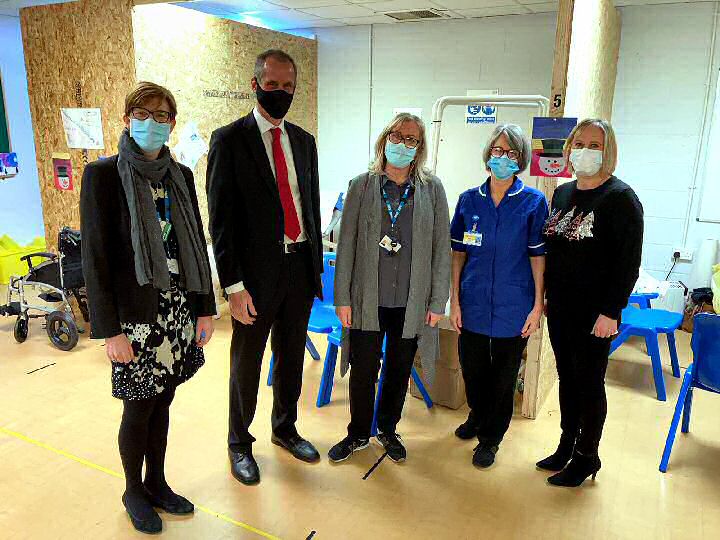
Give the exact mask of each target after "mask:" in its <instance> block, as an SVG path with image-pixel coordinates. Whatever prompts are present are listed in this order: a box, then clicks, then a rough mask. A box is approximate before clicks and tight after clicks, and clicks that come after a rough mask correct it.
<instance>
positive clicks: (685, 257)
mask: <svg viewBox="0 0 720 540" xmlns="http://www.w3.org/2000/svg"><path fill="white" fill-rule="evenodd" d="M676 253H679V254H680V256H679V257H678V258H677V259H678V261H685V262H691V261H692V260H693V250H692V249H690V248H686V247H676V248H673V253H672V255H673V258H675V257H674V256H675V254H676Z"/></svg>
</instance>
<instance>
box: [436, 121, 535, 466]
mask: <svg viewBox="0 0 720 540" xmlns="http://www.w3.org/2000/svg"><path fill="white" fill-rule="evenodd" d="M530 154H531V150H530V143H529V141H528V140H527V138H526V137H525V135H524V134H523V132H522V130H521V129H520V128H519V127H518V126H516V125H513V124H505V125H500V126H498V127H497V128H496V129H495V130H494V131H493V133H492V135H491V136H490V139H489V140H488V143H487V145H486V146H485V149H484V151H483V160H484V161H485V164H486V169H487V171H488V172H489V173H490V177H489V178H488V179H487V180H486V182H485V183H483V184H482V185H481V186H479V187H474V188H472V189H469V190H467V191H466V192H465V193H463V194H462V195H460V199H459V201H458V203H457V207H456V209H455V216H454V217H453V221H452V225H451V228H450V232H451V236H452V249H453V260H452V296H451V316H450V319H451V322H452V324H453V326H454V328H455V330H457V331H458V332H459V333H460V338H459V342H458V347H459V355H460V364H461V366H462V372H463V378H464V379H465V391H466V394H467V402H468V405H469V407H470V415H469V417H468V419H467V421H466V422H465V423H464V424H462V425H461V426H460V427H458V428H457V430H456V431H455V434H456V435H457V436H458V437H460V438H461V439H472V438H474V437H477V438H478V441H479V444H478V445H477V446H476V447H475V450H474V454H473V464H474V465H476V466H478V467H482V468H485V467H489V466H490V465H492V464H493V463H494V461H495V454H496V453H497V451H498V448H499V446H500V442H501V441H502V439H503V437H504V435H505V432H506V431H507V430H508V427H509V426H510V420H511V418H512V414H513V401H514V395H515V385H516V381H517V376H518V371H519V370H520V362H521V359H522V353H523V351H524V349H525V347H526V345H527V341H528V338H529V337H530V335H531V334H533V333H534V332H535V331H536V330H537V329H538V326H539V325H540V318H541V316H542V313H543V304H544V300H543V297H544V292H545V291H544V285H543V273H544V271H545V243H544V242H545V241H544V239H543V235H542V229H543V225H544V223H545V220H546V219H547V217H548V204H547V200H546V199H545V195H543V193H542V192H540V191H538V190H536V189H534V188H531V187H529V186H526V185H525V184H524V183H523V181H522V180H521V179H520V178H519V177H518V176H517V174H518V173H520V172H522V171H524V170H525V169H526V168H527V166H528V164H529V162H530Z"/></svg>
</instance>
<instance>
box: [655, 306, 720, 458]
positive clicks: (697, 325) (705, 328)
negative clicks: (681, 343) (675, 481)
mask: <svg viewBox="0 0 720 540" xmlns="http://www.w3.org/2000/svg"><path fill="white" fill-rule="evenodd" d="M692 351H693V362H692V364H690V367H688V368H687V370H685V376H684V377H683V382H682V386H681V387H680V395H679V396H678V400H677V404H676V405H675V414H673V418H672V423H671V424H670V430H669V431H668V435H667V440H666V441H665V450H664V451H663V455H662V458H661V460H660V472H666V471H667V468H668V462H669V461H670V453H671V452H672V448H673V443H674V442H675V434H676V433H677V427H678V424H679V423H680V413H682V432H683V433H687V432H688V431H689V430H690V413H691V411H692V399H693V388H700V389H701V390H707V391H708V392H714V393H716V394H720V315H713V314H711V313H701V314H699V315H696V316H695V319H694V330H693V337H692Z"/></svg>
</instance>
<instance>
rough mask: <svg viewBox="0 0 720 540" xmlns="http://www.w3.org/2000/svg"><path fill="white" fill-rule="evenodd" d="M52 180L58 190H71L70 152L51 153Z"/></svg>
mask: <svg viewBox="0 0 720 540" xmlns="http://www.w3.org/2000/svg"><path fill="white" fill-rule="evenodd" d="M52 164H53V180H54V181H55V187H56V188H57V189H59V190H60V191H72V190H73V173H72V161H71V160H70V154H61V153H53V155H52Z"/></svg>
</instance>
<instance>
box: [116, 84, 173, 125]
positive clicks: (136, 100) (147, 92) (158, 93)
mask: <svg viewBox="0 0 720 540" xmlns="http://www.w3.org/2000/svg"><path fill="white" fill-rule="evenodd" d="M151 99H165V100H167V103H168V107H169V108H170V115H171V117H172V118H175V117H176V116H177V103H176V101H175V96H173V95H172V92H170V90H168V89H167V88H165V87H164V86H160V85H159V84H155V83H153V82H148V81H142V82H140V83H138V85H137V86H136V87H135V89H134V90H133V91H132V92H130V93H129V94H128V95H127V96H126V97H125V115H126V116H130V113H131V112H132V110H133V109H134V108H135V107H142V106H143V105H145V104H146V103H147V102H148V101H150V100H151Z"/></svg>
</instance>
